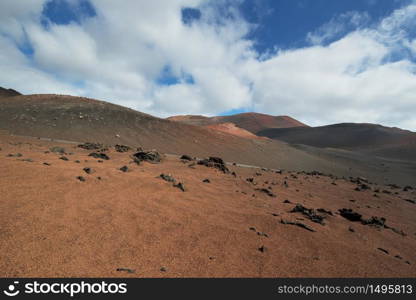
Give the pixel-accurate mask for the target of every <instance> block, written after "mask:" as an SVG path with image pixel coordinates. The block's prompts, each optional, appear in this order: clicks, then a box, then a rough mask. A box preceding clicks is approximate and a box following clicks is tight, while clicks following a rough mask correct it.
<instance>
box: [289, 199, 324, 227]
mask: <svg viewBox="0 0 416 300" xmlns="http://www.w3.org/2000/svg"><path fill="white" fill-rule="evenodd" d="M290 212H292V213H296V212H300V213H302V214H303V215H304V216H306V217H307V218H308V219H309V220H311V221H312V222H315V223H318V224H321V225H325V223H324V218H325V217H324V216H322V215H318V214H317V213H316V211H315V210H314V209H312V208H306V207H304V206H303V205H302V204H296V206H295V207H294V208H293V209H292V210H291V211H290Z"/></svg>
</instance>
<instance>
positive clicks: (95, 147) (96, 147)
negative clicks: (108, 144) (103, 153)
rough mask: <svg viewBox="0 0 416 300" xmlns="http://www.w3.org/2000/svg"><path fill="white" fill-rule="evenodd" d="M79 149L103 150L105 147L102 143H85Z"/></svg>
mask: <svg viewBox="0 0 416 300" xmlns="http://www.w3.org/2000/svg"><path fill="white" fill-rule="evenodd" d="M78 147H79V148H82V149H85V150H99V149H103V148H104V145H103V144H100V143H89V142H87V143H83V144H79V145H78Z"/></svg>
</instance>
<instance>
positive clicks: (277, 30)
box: [0, 0, 416, 130]
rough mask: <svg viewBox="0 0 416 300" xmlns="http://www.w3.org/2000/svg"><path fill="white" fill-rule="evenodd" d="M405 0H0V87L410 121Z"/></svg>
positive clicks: (199, 107)
mask: <svg viewBox="0 0 416 300" xmlns="http://www.w3.org/2000/svg"><path fill="white" fill-rule="evenodd" d="M415 28H416V2H415V1H412V0H354V1H347V0H338V1H334V0H234V1H232V0H172V1H164V0H154V1H151V2H149V1H146V0H125V1H123V5H121V4H120V3H119V2H116V1H106V0H27V1H25V2H24V4H23V2H20V1H13V0H3V1H1V2H0V48H1V49H2V53H1V54H0V68H1V69H2V70H3V72H1V73H0V86H5V87H11V88H15V89H17V90H20V91H22V92H24V93H62V94H72V95H82V96H87V97H93V98H99V99H103V100H107V101H110V102H113V103H117V104H121V105H125V106H128V107H132V108H134V109H138V110H140V111H144V112H147V113H151V114H154V115H157V116H161V117H166V116H169V115H175V114H206V115H218V114H221V115H224V114H229V113H238V112H247V111H257V112H262V113H269V114H273V115H290V116H292V117H294V118H297V119H299V120H301V121H303V122H305V123H308V124H311V125H323V124H328V123H337V122H374V123H382V124H386V125H391V126H400V127H403V128H409V129H413V130H415V129H416V120H415V119H414V117H413V114H412V113H411V111H415V110H416V107H415V100H414V95H415V94H416V77H415V74H416V30H415Z"/></svg>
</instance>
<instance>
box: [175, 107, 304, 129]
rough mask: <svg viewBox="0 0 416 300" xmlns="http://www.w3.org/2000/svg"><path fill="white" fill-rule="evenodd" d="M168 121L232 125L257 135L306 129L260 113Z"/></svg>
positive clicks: (302, 125) (283, 118)
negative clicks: (284, 130) (263, 131)
mask: <svg viewBox="0 0 416 300" xmlns="http://www.w3.org/2000/svg"><path fill="white" fill-rule="evenodd" d="M168 120H171V121H177V122H182V123H186V124H191V125H198V126H206V125H212V124H221V123H234V124H235V125H237V126H238V127H240V128H243V129H245V130H247V131H250V132H251V133H254V134H257V133H258V132H259V131H261V130H264V129H267V128H291V127H308V126H307V125H305V124H303V123H302V122H299V121H298V120H295V119H293V118H291V117H289V116H270V115H266V114H260V113H252V112H251V113H241V114H236V115H231V116H218V117H205V116H195V115H185V116H173V117H169V118H168Z"/></svg>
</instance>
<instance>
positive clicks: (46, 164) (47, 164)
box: [43, 162, 51, 166]
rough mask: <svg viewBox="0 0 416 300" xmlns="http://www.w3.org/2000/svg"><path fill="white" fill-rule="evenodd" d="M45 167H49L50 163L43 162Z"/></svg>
mask: <svg viewBox="0 0 416 300" xmlns="http://www.w3.org/2000/svg"><path fill="white" fill-rule="evenodd" d="M43 164H44V165H45V166H50V165H51V164H50V163H47V162H44V163H43Z"/></svg>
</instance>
